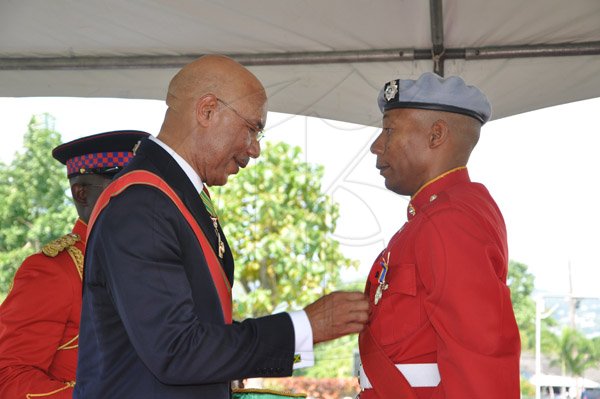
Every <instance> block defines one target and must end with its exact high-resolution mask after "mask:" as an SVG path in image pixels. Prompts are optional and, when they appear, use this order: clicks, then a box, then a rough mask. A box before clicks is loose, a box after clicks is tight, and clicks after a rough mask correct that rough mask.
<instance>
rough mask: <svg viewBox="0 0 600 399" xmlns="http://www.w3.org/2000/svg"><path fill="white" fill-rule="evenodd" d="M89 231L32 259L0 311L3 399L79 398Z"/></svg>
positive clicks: (78, 231)
mask: <svg viewBox="0 0 600 399" xmlns="http://www.w3.org/2000/svg"><path fill="white" fill-rule="evenodd" d="M86 230H87V226H86V224H85V223H84V222H82V221H81V220H78V221H77V223H75V226H74V227H73V231H72V233H73V234H75V235H77V236H74V235H72V234H69V235H66V236H64V237H61V238H59V239H57V240H55V241H53V242H51V243H49V244H47V245H45V246H44V247H43V249H42V252H40V253H37V254H34V255H31V256H30V257H28V258H27V259H25V261H24V262H23V264H22V265H21V267H20V268H19V270H17V273H16V275H15V279H14V284H13V288H12V289H11V291H10V293H9V294H8V296H7V297H6V299H5V300H4V302H3V303H2V305H1V306H0V398H4V399H16V398H25V397H29V395H31V396H34V397H35V396H43V397H45V398H48V399H66V398H71V397H72V396H73V384H74V381H75V368H76V364H77V334H78V333H79V316H80V313H81V273H82V272H83V253H84V252H85V235H86Z"/></svg>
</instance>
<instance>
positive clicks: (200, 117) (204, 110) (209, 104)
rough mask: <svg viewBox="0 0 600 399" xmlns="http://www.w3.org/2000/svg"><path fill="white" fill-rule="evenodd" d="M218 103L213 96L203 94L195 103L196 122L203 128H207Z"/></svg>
mask: <svg viewBox="0 0 600 399" xmlns="http://www.w3.org/2000/svg"><path fill="white" fill-rule="evenodd" d="M218 103H219V101H218V100H217V96H215V95H214V94H205V95H204V96H202V97H200V98H199V99H198V100H197V101H196V121H197V122H198V123H199V124H200V125H201V126H203V127H208V125H209V124H210V122H211V120H212V118H213V117H214V112H215V110H216V109H217V106H218V105H219V104H218Z"/></svg>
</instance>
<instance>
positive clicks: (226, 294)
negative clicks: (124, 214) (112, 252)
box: [88, 170, 232, 324]
mask: <svg viewBox="0 0 600 399" xmlns="http://www.w3.org/2000/svg"><path fill="white" fill-rule="evenodd" d="M135 184H145V185H147V186H152V187H154V188H157V189H159V190H160V191H162V192H163V193H164V194H165V195H166V196H167V197H169V198H170V199H171V201H173V203H174V204H175V206H177V209H179V212H181V214H182V215H183V217H184V218H185V220H186V221H187V222H188V224H189V226H190V227H191V229H192V231H193V232H194V234H195V235H196V238H197V239H198V243H200V247H201V248H202V252H203V253H204V258H205V259H206V263H207V264H208V268H209V270H210V275H211V276H212V280H213V284H214V285H215V288H216V289H217V294H218V295H219V301H220V302H221V310H222V311H223V317H224V318H225V323H227V324H231V322H232V300H231V285H230V283H229V280H228V279H227V276H225V273H224V272H223V268H222V267H221V263H220V262H219V259H218V258H217V255H216V254H215V251H214V250H213V248H212V246H211V245H210V242H209V241H208V239H207V238H206V236H205V235H204V232H203V231H202V229H201V228H200V226H199V225H198V222H196V219H194V217H193V216H192V214H191V212H190V211H189V210H188V209H187V207H186V206H185V205H184V203H183V201H181V199H180V198H179V197H178V196H177V194H176V193H175V191H173V189H172V188H171V187H169V185H168V184H167V182H165V181H164V180H163V179H161V178H160V177H159V176H157V175H155V174H154V173H152V172H148V171H146V170H135V171H132V172H129V173H126V174H124V175H123V176H121V177H119V178H118V179H117V180H115V181H113V182H112V183H111V184H110V185H109V186H108V187H107V188H106V189H105V190H104V191H103V192H102V194H101V195H100V197H99V198H98V201H97V202H96V206H94V210H93V211H92V214H91V216H90V221H89V223H88V237H89V234H90V232H91V231H92V226H93V225H94V223H95V222H96V219H97V218H98V215H100V212H102V210H103V209H104V208H105V207H106V206H107V205H108V203H109V201H110V200H111V198H113V197H116V196H117V195H119V194H121V193H122V192H123V191H124V190H125V189H126V188H128V187H130V186H132V185H135Z"/></svg>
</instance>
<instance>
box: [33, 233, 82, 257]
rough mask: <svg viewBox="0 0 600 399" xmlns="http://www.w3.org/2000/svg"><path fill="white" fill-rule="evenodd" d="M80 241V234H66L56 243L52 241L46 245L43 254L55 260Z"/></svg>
mask: <svg viewBox="0 0 600 399" xmlns="http://www.w3.org/2000/svg"><path fill="white" fill-rule="evenodd" d="M80 240H81V237H79V234H75V233H69V234H65V235H64V236H62V237H60V238H57V239H56V240H54V241H50V242H49V243H48V244H46V245H44V247H43V248H42V252H43V253H44V255H46V256H49V257H51V258H54V257H55V256H57V255H58V254H59V253H61V252H62V251H64V250H65V249H66V248H68V247H71V246H73V245H75V243H76V242H77V241H80Z"/></svg>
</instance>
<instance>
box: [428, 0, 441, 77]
mask: <svg viewBox="0 0 600 399" xmlns="http://www.w3.org/2000/svg"><path fill="white" fill-rule="evenodd" d="M429 15H430V19H431V44H432V47H431V58H432V60H433V72H435V73H436V74H438V75H440V76H444V59H445V55H444V12H443V10H442V0H429Z"/></svg>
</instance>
